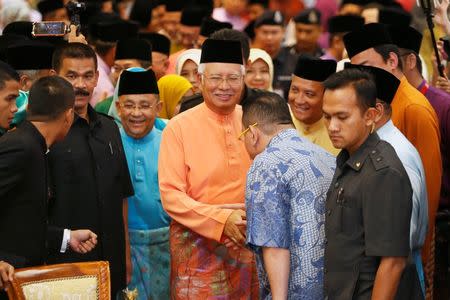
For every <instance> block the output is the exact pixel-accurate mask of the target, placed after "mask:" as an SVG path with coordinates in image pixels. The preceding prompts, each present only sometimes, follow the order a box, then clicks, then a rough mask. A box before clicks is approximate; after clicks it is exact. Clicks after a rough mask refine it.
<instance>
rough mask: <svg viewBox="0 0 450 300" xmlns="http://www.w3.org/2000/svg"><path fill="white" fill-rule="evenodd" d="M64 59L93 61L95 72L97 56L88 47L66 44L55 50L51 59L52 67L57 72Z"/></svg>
mask: <svg viewBox="0 0 450 300" xmlns="http://www.w3.org/2000/svg"><path fill="white" fill-rule="evenodd" d="M65 58H78V59H83V58H87V59H92V60H94V64H95V70H97V55H96V54H95V51H94V50H93V49H92V48H91V47H89V46H88V45H85V44H82V43H68V44H65V45H61V46H60V47H58V48H56V49H55V52H53V57H52V67H53V69H54V70H55V71H59V70H60V69H61V66H62V62H63V60H64V59H65Z"/></svg>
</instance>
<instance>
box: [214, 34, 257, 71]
mask: <svg viewBox="0 0 450 300" xmlns="http://www.w3.org/2000/svg"><path fill="white" fill-rule="evenodd" d="M209 38H210V39H213V40H226V41H239V42H241V47H242V57H243V58H244V60H245V62H244V64H246V63H247V61H248V58H249V57H250V42H249V40H248V37H247V35H246V34H245V33H243V32H241V31H237V30H234V29H229V28H224V29H221V30H218V31H216V32H214V33H213V34H211V36H210V37H209ZM224 51H226V49H224Z"/></svg>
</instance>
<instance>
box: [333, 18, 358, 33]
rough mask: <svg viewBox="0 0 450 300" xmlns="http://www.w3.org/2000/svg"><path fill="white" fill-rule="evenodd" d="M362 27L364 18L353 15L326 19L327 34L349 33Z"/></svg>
mask: <svg viewBox="0 0 450 300" xmlns="http://www.w3.org/2000/svg"><path fill="white" fill-rule="evenodd" d="M363 26H364V18H363V17H360V16H355V15H344V16H334V17H331V18H330V19H328V32H329V33H343V32H350V31H352V30H355V29H357V28H361V27H363Z"/></svg>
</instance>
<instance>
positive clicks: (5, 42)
mask: <svg viewBox="0 0 450 300" xmlns="http://www.w3.org/2000/svg"><path fill="white" fill-rule="evenodd" d="M27 40H28V39H27V38H26V37H25V36H23V35H17V34H7V35H0V60H3V61H6V49H7V48H8V47H9V46H11V45H13V44H15V43H17V42H19V41H27Z"/></svg>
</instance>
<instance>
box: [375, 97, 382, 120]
mask: <svg viewBox="0 0 450 300" xmlns="http://www.w3.org/2000/svg"><path fill="white" fill-rule="evenodd" d="M375 108H376V110H377V112H378V114H377V116H376V118H375V123H376V122H378V121H380V119H381V117H383V115H384V106H383V104H382V103H381V102H379V101H377V104H376V105H375Z"/></svg>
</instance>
